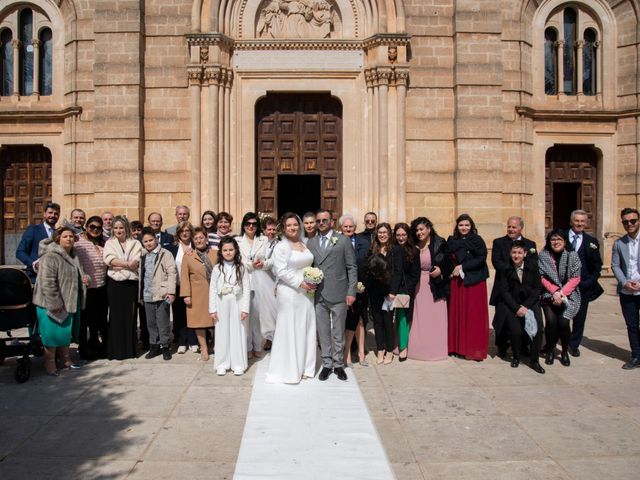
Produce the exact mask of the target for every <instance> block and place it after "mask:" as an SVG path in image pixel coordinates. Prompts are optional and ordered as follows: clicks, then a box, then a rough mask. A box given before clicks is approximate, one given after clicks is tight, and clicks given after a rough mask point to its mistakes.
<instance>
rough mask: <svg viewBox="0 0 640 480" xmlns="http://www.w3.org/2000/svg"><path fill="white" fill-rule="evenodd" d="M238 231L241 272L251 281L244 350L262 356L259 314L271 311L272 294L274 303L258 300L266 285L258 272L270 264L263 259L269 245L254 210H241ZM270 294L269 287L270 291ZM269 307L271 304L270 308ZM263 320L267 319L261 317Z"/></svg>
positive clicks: (269, 266)
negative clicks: (239, 228)
mask: <svg viewBox="0 0 640 480" xmlns="http://www.w3.org/2000/svg"><path fill="white" fill-rule="evenodd" d="M241 228H242V235H241V236H239V237H238V238H237V239H236V240H237V241H238V246H239V247H240V256H241V257H242V264H243V265H244V268H245V272H246V273H247V274H248V275H247V276H245V278H248V279H249V283H250V285H251V308H250V310H249V312H250V313H249V328H248V330H247V354H248V356H249V358H252V357H253V356H256V357H262V356H263V355H264V352H263V341H264V339H263V337H262V329H261V328H260V325H261V323H262V318H261V317H262V315H265V316H267V315H275V298H274V302H273V303H274V305H270V304H269V303H267V304H263V303H261V302H260V301H259V300H260V299H262V298H263V297H265V293H267V294H268V293H269V292H263V291H261V290H262V289H263V288H269V287H268V284H267V283H266V282H264V281H261V280H263V279H261V276H260V273H258V272H262V271H263V270H268V269H270V268H271V261H270V260H265V257H266V253H267V249H268V248H269V239H268V238H267V237H266V236H264V235H262V228H261V226H260V219H259V218H258V215H256V214H255V213H254V212H249V213H247V214H245V216H244V217H243V218H242V225H241ZM271 294H273V291H272V292H271ZM272 307H273V308H272ZM265 320H267V319H265Z"/></svg>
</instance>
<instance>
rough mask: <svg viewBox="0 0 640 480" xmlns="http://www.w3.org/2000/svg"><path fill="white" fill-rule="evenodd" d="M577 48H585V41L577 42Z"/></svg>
mask: <svg viewBox="0 0 640 480" xmlns="http://www.w3.org/2000/svg"><path fill="white" fill-rule="evenodd" d="M576 47H578V48H582V47H584V41H583V40H578V41H577V42H576Z"/></svg>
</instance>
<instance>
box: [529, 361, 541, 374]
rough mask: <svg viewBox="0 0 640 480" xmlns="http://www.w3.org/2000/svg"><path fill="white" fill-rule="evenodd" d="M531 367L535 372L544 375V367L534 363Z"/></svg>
mask: <svg viewBox="0 0 640 480" xmlns="http://www.w3.org/2000/svg"><path fill="white" fill-rule="evenodd" d="M530 367H531V368H532V369H533V371H534V372H538V373H544V368H542V366H541V365H540V364H539V363H538V362H534V363H532V364H530Z"/></svg>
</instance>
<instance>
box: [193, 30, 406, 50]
mask: <svg viewBox="0 0 640 480" xmlns="http://www.w3.org/2000/svg"><path fill="white" fill-rule="evenodd" d="M185 37H186V38H187V42H188V43H189V45H190V46H194V47H207V46H212V45H217V46H221V47H226V48H227V49H229V50H368V49H370V48H375V47H378V46H406V45H408V44H409V41H410V39H411V37H410V35H409V34H406V33H381V34H378V35H374V36H372V37H369V38H366V39H364V40H348V39H300V40H273V39H248V40H233V39H232V38H230V37H227V36H226V35H224V34H222V33H188V34H187V35H185Z"/></svg>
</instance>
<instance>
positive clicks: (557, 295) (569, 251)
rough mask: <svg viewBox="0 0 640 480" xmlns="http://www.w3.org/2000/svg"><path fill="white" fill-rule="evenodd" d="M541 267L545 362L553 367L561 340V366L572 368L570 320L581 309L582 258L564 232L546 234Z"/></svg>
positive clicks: (539, 260) (556, 230)
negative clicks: (545, 347) (545, 343)
mask: <svg viewBox="0 0 640 480" xmlns="http://www.w3.org/2000/svg"><path fill="white" fill-rule="evenodd" d="M538 268H539V269H540V276H541V277H542V278H541V280H542V287H543V292H542V300H541V302H540V303H541V304H542V311H543V312H544V319H545V327H544V334H545V338H546V341H547V349H546V357H545V362H544V363H546V364H547V365H553V361H554V359H555V350H556V343H558V337H559V338H560V343H561V344H562V353H561V354H560V363H562V365H564V366H565V367H568V366H569V365H571V361H570V360H569V337H570V336H571V320H573V317H575V316H576V314H577V313H578V311H579V310H580V301H581V298H580V289H579V288H578V285H579V284H580V268H581V263H580V257H579V256H578V254H577V253H576V252H574V251H573V248H572V247H571V244H570V243H569V242H568V238H567V234H566V232H564V231H563V230H560V229H554V230H551V231H550V232H549V233H548V234H547V239H546V244H545V246H544V249H543V250H542V251H541V252H540V255H539V256H538Z"/></svg>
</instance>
